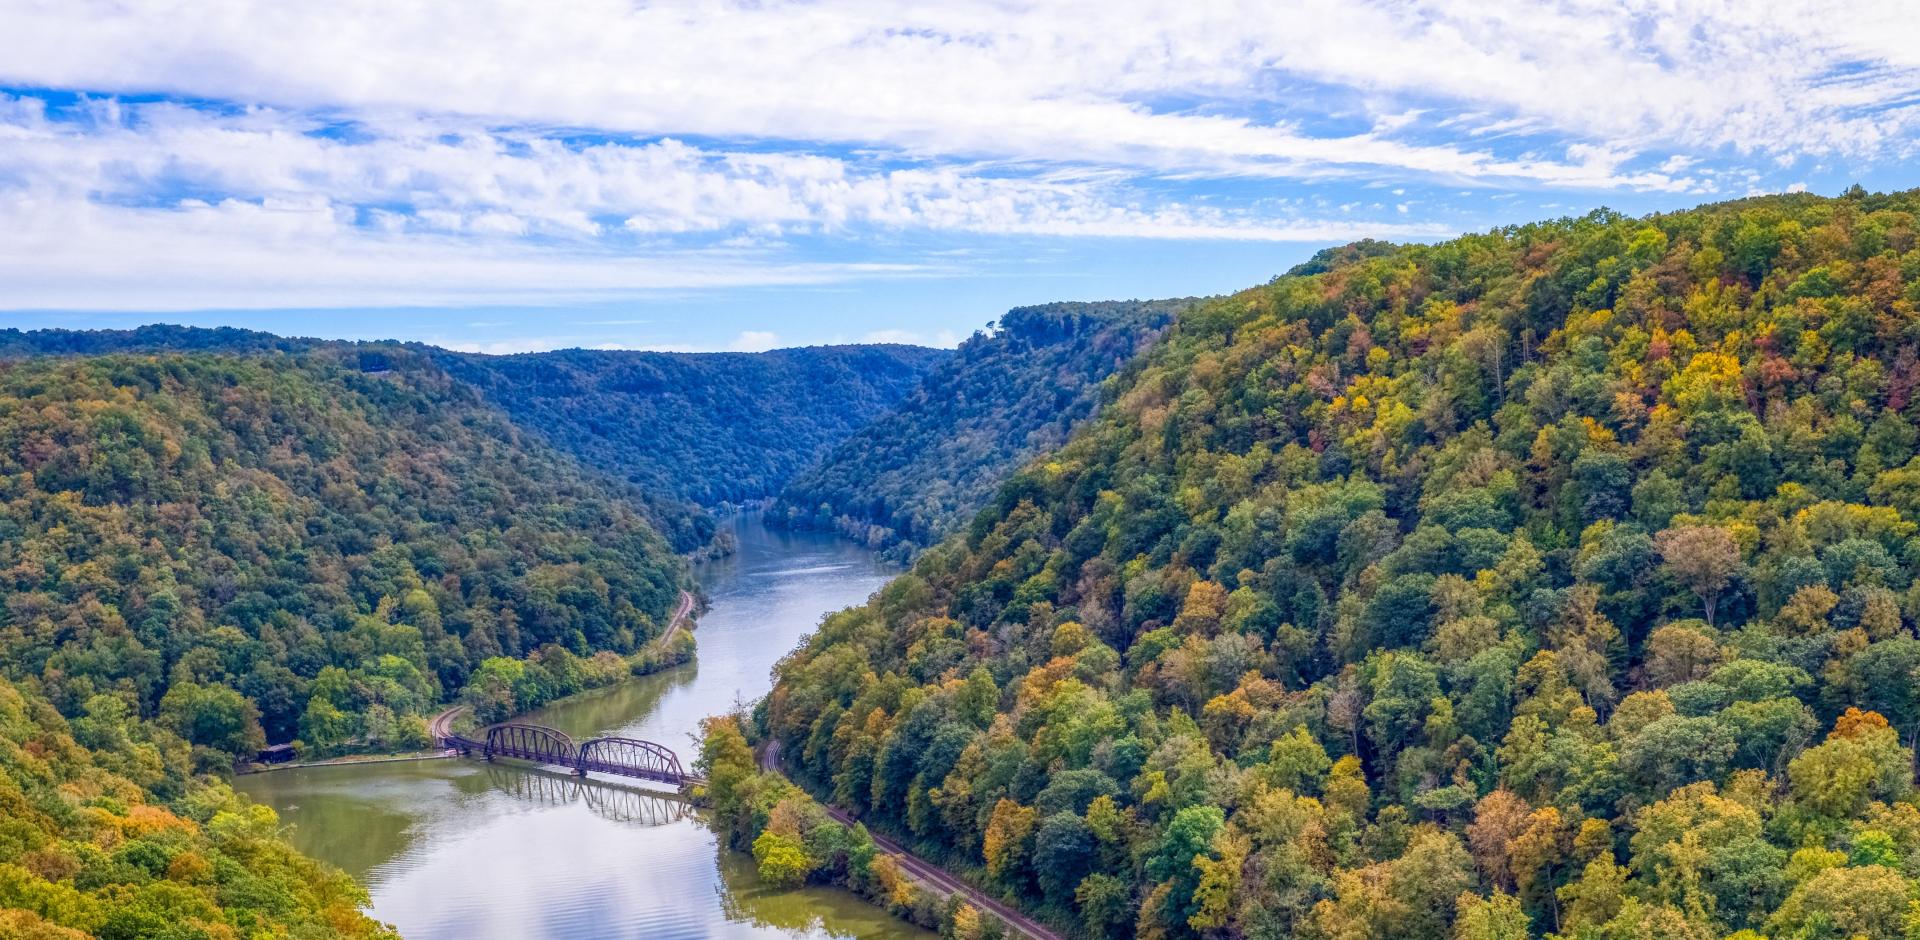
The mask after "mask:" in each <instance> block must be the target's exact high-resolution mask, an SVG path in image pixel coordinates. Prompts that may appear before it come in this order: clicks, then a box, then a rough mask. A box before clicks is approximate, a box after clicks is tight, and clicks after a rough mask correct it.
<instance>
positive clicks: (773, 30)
mask: <svg viewBox="0 0 1920 940" xmlns="http://www.w3.org/2000/svg"><path fill="white" fill-rule="evenodd" d="M10 5H11V6H13V7H15V9H12V10H9V11H7V13H6V21H7V23H8V27H9V28H8V29H7V30H5V31H4V33H0V78H4V79H5V80H7V81H9V82H12V83H15V84H25V85H41V86H53V87H64V88H81V89H93V90H103V91H127V92H134V91H137V92H152V91H166V92H174V93H181V94H190V95H197V96H204V97H209V98H214V99H220V100H240V101H261V102H268V103H276V104H281V105H284V106H288V107H293V108H298V109H347V110H350V111H352V112H354V113H357V114H362V115H374V116H385V117H386V118H387V119H388V120H391V121H393V122H394V123H397V124H409V123H426V124H431V123H432V121H431V120H427V121H424V122H422V121H421V119H420V118H418V117H417V116H418V115H423V114H424V115H439V116H447V115H463V116H467V117H470V118H471V117H477V118H480V119H484V120H488V121H496V122H507V123H518V124H531V125H538V126H571V127H588V128H600V129H608V130H616V131H621V132H629V133H638V134H644V135H657V134H675V135H702V136H709V137H719V138H751V139H760V140H814V141H819V140H828V141H839V142H845V143H853V144H878V145H882V146H886V147H891V148H898V149H900V150H904V151H907V152H915V153H927V154H941V155H976V156H985V157H995V158H1015V159H1025V160H1042V161H1057V160H1059V159H1060V158H1061V156H1062V155H1072V157H1073V158H1074V159H1076V160H1082V161H1087V162H1093V163H1102V164H1108V165H1124V166H1133V167H1146V168H1151V169H1155V170H1170V169H1183V168H1184V169H1198V170H1204V171H1208V172H1228V173H1260V174H1269V175H1273V174H1278V175H1302V176H1315V175H1323V174H1326V173H1330V172H1342V171H1346V170H1350V169H1352V168H1356V167H1373V168H1388V169H1392V170H1395V171H1406V172H1413V173H1420V174H1437V175H1444V176H1460V177H1479V178H1494V177H1505V178H1515V179H1525V180H1536V181H1541V182H1548V183H1556V184H1567V185H1628V186H1651V187H1660V186H1663V185H1667V184H1666V183H1665V182H1663V181H1662V180H1661V179H1660V176H1661V175H1662V174H1659V173H1657V172H1652V173H1633V174H1624V175H1622V176H1619V177H1612V176H1600V177H1595V176H1593V175H1592V173H1591V171H1590V169H1588V168H1583V167H1582V166H1580V165H1579V164H1578V163H1577V162H1576V163H1574V164H1568V163H1563V162H1559V161H1552V160H1540V159H1503V158H1499V157H1495V156H1493V155H1491V154H1490V153H1488V152H1486V151H1483V150H1475V149H1469V148H1463V147H1460V146H1457V145H1454V144H1448V143H1434V142H1431V141H1426V142H1422V141H1420V140H1419V137H1418V135H1417V134H1416V133H1415V132H1417V131H1418V130H1419V129H1421V128H1422V127H1423V126H1427V125H1431V124H1434V123H1437V122H1441V121H1459V122H1461V126H1463V127H1467V128H1469V129H1472V130H1476V131H1489V130H1492V131H1494V132H1496V133H1522V134H1528V133H1539V132H1544V131H1556V132H1559V133H1562V134H1566V135H1569V136H1572V137H1574V138H1577V139H1585V140H1592V141H1617V142H1621V143H1622V144H1623V145H1624V146H1625V147H1627V148H1629V149H1632V150H1635V151H1638V150H1641V149H1644V148H1645V147H1647V146H1650V145H1652V144H1653V143H1655V142H1663V143H1666V144H1669V145H1674V147H1684V148H1709V149H1711V148H1721V147H1729V148H1734V149H1737V150H1757V151H1763V152H1779V151H1786V150H1795V151H1808V152H1819V153H1827V152H1842V153H1866V152H1874V151H1882V150H1886V149H1889V148H1893V149H1905V148H1907V147H1909V146H1910V140H1909V138H1908V136H1907V134H1906V132H1907V131H1910V130H1911V129H1912V128H1913V127H1914V126H1915V123H1916V120H1920V118H1917V117H1916V115H1915V113H1914V110H1915V109H1913V108H1911V107H1907V108H1895V109H1893V110H1890V111H1889V110H1875V107H1874V106H1876V105H1881V104H1886V103H1889V102H1893V103H1899V102H1903V101H1909V100H1911V99H1910V95H1911V93H1912V91H1913V90H1914V88H1915V87H1916V82H1915V73H1916V70H1917V69H1920V18H1915V17H1912V16H1910V15H1909V13H1910V11H1908V10H1906V9H1905V8H1904V6H1903V5H1901V4H1899V3H1891V2H1889V3H1881V4H1873V5H1867V4H1859V3H1850V2H1843V0H1772V2H1767V3H1764V4H1762V5H1761V6H1762V7H1763V8H1764V9H1754V8H1752V7H1751V5H1744V4H1743V5H1733V4H1721V3H1692V4H1673V3H1671V2H1668V0H1627V2H1624V3H1601V2H1596V0H1555V2H1549V3H1544V4H1543V3H1539V2H1534V0H1412V2H1406V0H1365V2H1358V0H1293V2H1290V3H1287V4H1284V5H1282V6H1280V7H1278V8H1276V7H1275V6H1274V5H1272V4H1269V3H1265V2H1259V0H1226V2H1213V3H1204V4H1194V3H1182V2H1172V0H1079V2H1048V3H1014V4H1010V5H1009V4H1001V3H993V2H986V0H978V2H952V3H940V4H917V5H907V6H902V5H898V4H875V3H869V2H863V0H849V2H827V3H799V2H780V0H775V2H767V3H758V2H756V3H745V2H740V3H730V2H718V3H709V4H701V5H698V6H687V5H681V4H654V5H639V6H636V5H634V4H630V3H627V2H625V0H579V2H576V3H571V4H569V5H568V10H567V15H565V16H555V15H553V12H552V9H551V7H550V6H549V5H547V4H542V3H537V2H532V0H500V2H496V3H492V4H489V5H487V6H486V7H485V8H484V10H483V11H482V10H476V9H475V8H473V7H472V6H471V5H469V4H464V3H460V2H457V0H412V2H397V3H386V2H374V0H349V2H346V3H333V4H322V5H308V4H281V3H270V2H266V0H251V2H249V0H238V2H234V3H225V4H218V5H186V6H176V5H159V4H124V3H120V2H117V0H71V2H66V3H59V4H39V3H25V2H24V0H13V2H12V3H11V4H10ZM1306 38H1310V41H1303V39H1306ZM422 50H433V51H432V54H422ZM1301 81H1307V82H1315V83H1322V84H1325V85H1328V86H1332V87H1334V88H1337V89H1340V90H1342V91H1343V92H1344V93H1345V94H1346V95H1348V96H1356V95H1357V96H1360V98H1361V100H1362V101H1363V102H1364V107H1365V109H1366V110H1368V111H1369V112H1370V115H1371V122H1370V123H1371V128H1370V129H1369V130H1368V131H1366V132H1364V133H1358V134H1348V135H1340V136H1332V137H1322V136H1313V135H1310V134H1307V133H1303V132H1301V131H1300V130H1298V129H1297V128H1296V127H1295V125H1294V124H1293V123H1291V119H1290V118H1283V119H1281V120H1277V121H1266V122H1263V121H1259V120H1254V119H1251V118H1248V117H1243V116H1238V115H1240V114H1245V113H1254V111H1255V110H1256V109H1249V108H1246V107H1241V106H1245V105H1251V104H1279V105H1288V106H1292V107H1299V106H1300V105H1299V104H1298V101H1297V92H1296V90H1295V86H1297V84H1298V83H1299V82H1301ZM1193 100H1203V101H1208V102H1210V103H1211V104H1212V105H1213V107H1208V108H1203V109H1197V110H1195V109H1189V108H1188V107H1186V106H1164V107H1157V106H1156V104H1155V102H1160V101H1185V102H1190V101H1193ZM1441 104H1444V105H1445V107H1439V105H1441ZM1472 115H1478V117H1472ZM1669 149H1673V147H1670V148H1669Z"/></svg>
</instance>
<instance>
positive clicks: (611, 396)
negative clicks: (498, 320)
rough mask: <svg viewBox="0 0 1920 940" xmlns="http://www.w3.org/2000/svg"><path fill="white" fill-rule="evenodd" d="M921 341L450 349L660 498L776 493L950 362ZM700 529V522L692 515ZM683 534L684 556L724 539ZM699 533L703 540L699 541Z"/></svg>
mask: <svg viewBox="0 0 1920 940" xmlns="http://www.w3.org/2000/svg"><path fill="white" fill-rule="evenodd" d="M950 355H951V353H949V352H947V351H946V350H939V349H927V348H924V347H920V346H893V345H867V346H815V347H808V348H802V349H776V350H773V351H771V352H764V353H656V352H626V351H617V350H587V349H565V350H559V351H557V352H548V353H528V354H525V355H518V356H479V355H466V354H460V353H445V352H441V353H440V354H439V356H438V358H439V359H440V361H441V362H442V363H444V364H445V365H446V367H447V369H448V370H449V371H450V372H452V373H453V374H454V375H455V376H457V377H458V378H460V379H462V380H464V381H467V382H470V383H472V384H473V385H474V386H476V387H477V388H479V389H480V390H481V391H482V392H483V393H484V394H485V395H486V396H487V398H489V399H490V400H492V401H493V402H495V403H497V404H498V405H500V406H501V407H502V408H504V409H505V410H506V411H507V413H508V414H510V415H511V416H512V417H513V419H514V420H515V421H516V422H518V423H519V424H520V425H521V426H522V427H525V428H529V429H532V430H535V431H537V432H538V433H540V434H543V435H545V436H546V437H547V438H548V439H549V440H550V441H552V442H553V443H554V444H555V445H557V446H558V447H560V448H561V449H562V450H565V451H567V452H568V453H571V454H574V455H576V456H578V457H579V458H580V459H581V460H583V461H584V462H586V463H587V464H588V465H589V466H592V467H596V468H598V469H600V470H602V471H605V472H607V473H609V474H611V475H613V476H614V477H615V478H616V479H621V480H627V481H629V482H632V483H634V484H636V485H637V486H638V487H639V488H640V490H641V491H642V492H645V493H647V494H649V496H650V497H652V498H654V499H677V500H683V501H687V502H691V503H693V504H695V505H697V506H714V505H718V504H720V503H722V502H736V503H738V502H746V501H749V500H756V499H765V498H769V497H772V496H773V495H775V494H776V493H778V492H780V488H781V487H782V486H784V485H785V484H786V482H787V481H788V480H789V479H790V478H792V476H793V475H794V474H795V473H798V472H799V471H800V470H801V469H803V468H805V467H806V466H807V465H809V464H811V463H813V462H814V461H815V460H817V459H819V457H820V456H821V455H822V454H824V453H826V451H827V450H828V448H831V447H832V446H833V445H834V444H837V443H839V442H840V441H841V440H842V439H844V438H845V437H846V436H847V435H849V434H851V433H853V431H854V430H856V429H858V428H859V427H861V426H862V425H865V424H866V423H867V422H869V421H872V420H873V419H874V418H876V417H878V416H879V415H880V414H882V413H883V412H885V411H886V410H887V409H888V408H890V407H892V406H893V405H894V403H895V402H898V401H900V400H901V399H902V398H903V397H905V396H906V395H907V393H909V392H911V391H912V390H913V389H914V388H915V387H916V386H917V385H919V383H920V378H921V376H922V375H924V374H925V373H926V372H927V370H928V369H930V368H932V367H933V366H935V365H936V364H938V363H939V362H941V361H942V360H944V359H946V358H947V357H948V356H950ZM686 524H687V525H692V524H694V523H686ZM698 524H700V525H703V526H704V527H705V528H704V531H703V532H675V533H673V535H674V540H675V543H676V545H679V546H680V547H681V548H682V549H683V550H685V549H687V548H691V547H694V546H697V545H698V544H699V543H700V542H704V541H705V540H706V538H707V537H710V536H711V535H712V522H711V521H710V520H701V521H700V522H699V523H698ZM690 540H691V544H689V542H690Z"/></svg>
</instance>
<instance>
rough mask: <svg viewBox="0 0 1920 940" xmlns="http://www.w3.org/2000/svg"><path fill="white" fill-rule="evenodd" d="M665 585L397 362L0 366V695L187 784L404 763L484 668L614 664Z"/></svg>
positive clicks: (528, 465)
mask: <svg viewBox="0 0 1920 940" xmlns="http://www.w3.org/2000/svg"><path fill="white" fill-rule="evenodd" d="M682 577H683V573H682V566H681V564H680V563H679V561H678V559H676V558H674V557H673V556H672V554H671V552H670V551H669V550H668V548H667V546H666V545H665V543H664V542H663V541H662V540H661V539H660V537H659V536H658V535H657V534H656V533H655V532H654V531H653V530H652V529H651V528H650V527H649V526H648V525H647V524H646V522H645V521H644V520H643V519H641V518H640V517H639V516H638V515H637V514H636V512H635V511H634V510H633V509H631V508H630V506H629V504H628V503H627V502H626V501H625V500H624V499H623V498H622V496H621V495H620V494H619V493H618V492H616V491H615V490H614V489H613V488H611V487H610V486H609V485H608V484H606V483H603V482H601V481H600V480H599V479H598V478H597V477H592V476H589V475H586V474H583V473H582V472H581V471H580V470H578V469H577V468H576V466H575V465H574V464H572V462H571V461H569V460H568V459H567V458H565V457H564V456H563V455H560V454H557V453H555V452H554V451H553V450H551V449H550V448H548V447H547V446H546V445H544V444H543V443H541V442H540V441H539V440H537V439H536V438H533V437H531V436H529V435H526V434H523V433H521V432H520V431H518V430H517V429H515V427H514V426H513V425H512V424H511V423H509V422H508V421H507V420H506V419H505V418H504V417H503V416H501V415H500V414H499V412H497V411H496V410H494V409H491V408H489V407H487V406H486V405H485V404H484V403H483V402H481V401H480V399H479V398H478V396H477V395H476V394H475V393H474V392H473V391H472V390H471V389H468V388H466V387H465V386H462V385H460V384H458V383H455V382H452V381H451V380H449V379H448V378H447V377H446V375H445V374H444V373H443V372H441V371H440V370H438V369H437V368H434V367H433V366H432V365H431V364H429V363H425V362H422V361H420V359H419V357H417V356H416V355H415V354H413V353H411V352H408V351H406V350H402V349H399V348H390V349H387V350H384V351H379V350H369V349H361V350H358V351H355V350H347V349H329V350H323V351H321V352H316V353H313V354H306V355H299V356H281V355H265V356H249V357H235V356H220V355H206V354H196V355H172V354H169V355H160V356H132V355H115V356H105V357H96V358H80V359H72V358H60V359H32V360H25V361H20V362H13V363H8V364H5V365H0V585H3V586H4V587H3V590H4V593H5V603H4V609H3V610H0V663H4V669H5V673H6V676H7V677H8V678H11V679H13V680H15V681H17V682H24V683H28V684H32V685H35V686H38V687H39V688H40V689H41V690H42V691H43V693H44V694H45V696H46V697H47V698H48V699H49V700H51V701H52V703H53V704H54V705H55V706H57V707H58V708H59V710H60V711H61V712H62V713H63V714H65V715H67V716H69V717H72V716H82V715H89V714H92V713H94V712H96V711H99V710H101V709H107V710H117V711H124V712H125V713H127V714H132V715H137V716H141V717H145V718H151V719H153V720H155V721H157V722H158V723H159V724H160V725H161V726H162V727H164V728H167V729H169V730H171V731H173V732H176V733H178V734H179V735H181V736H182V737H185V738H186V739H188V740H189V741H191V742H192V744H193V745H194V746H195V747H196V748H198V749H199V750H200V752H201V754H202V756H201V758H200V762H201V765H202V766H203V767H207V768H218V767H220V766H223V765H224V764H225V763H227V762H229V761H230V760H231V759H232V758H233V757H234V756H245V755H251V754H252V752H253V750H254V749H256V748H258V747H259V746H260V745H261V744H263V743H266V742H268V741H272V742H280V741H289V740H293V739H296V738H297V739H299V740H301V741H302V742H304V743H305V744H306V745H307V746H309V747H311V748H315V749H331V748H336V747H342V746H350V745H353V744H356V743H364V744H367V745H370V746H394V745H400V744H407V743H413V742H424V727H423V725H422V721H421V718H422V716H424V715H426V714H429V713H430V712H431V711H432V710H433V709H434V708H435V706H436V705H437V704H438V703H440V702H442V701H444V700H447V699H449V698H451V697H452V695H453V694H454V693H455V692H457V691H459V690H460V689H461V687H462V685H463V684H464V683H466V681H467V679H468V676H469V674H470V673H471V672H472V671H473V670H474V669H475V668H476V667H478V666H479V665H480V664H481V663H482V662H483V661H484V660H486V659H487V658H488V657H509V658H518V657H523V656H526V655H527V654H529V653H532V652H534V651H536V650H541V649H542V647H549V645H551V646H550V647H549V649H548V650H547V651H546V652H544V653H543V654H542V656H541V659H542V661H551V660H554V659H555V658H556V657H557V658H559V659H565V658H567V657H569V656H586V655H588V654H591V653H594V652H596V651H600V650H610V651H613V652H616V653H625V652H631V651H633V650H635V649H637V648H638V646H639V645H640V644H641V643H643V642H645V641H646V640H648V639H650V638H651V637H653V636H655V635H656V634H657V633H658V632H659V631H660V630H661V629H662V628H663V627H664V625H665V623H666V620H667V618H668V617H669V616H670V613H671V611H672V609H673V607H674V605H675V604H676V602H677V599H678V589H679V585H680V581H681V578H682ZM562 651H564V652H562ZM543 674H544V673H543Z"/></svg>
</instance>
